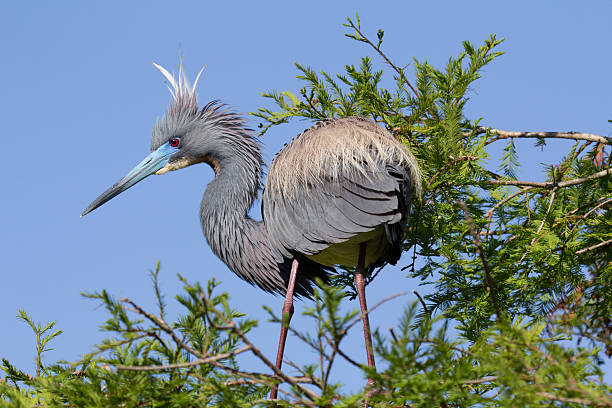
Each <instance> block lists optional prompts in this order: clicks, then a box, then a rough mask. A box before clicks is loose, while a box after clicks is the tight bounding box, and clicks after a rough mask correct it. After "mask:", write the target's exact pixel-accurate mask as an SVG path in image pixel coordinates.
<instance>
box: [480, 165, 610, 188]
mask: <svg viewBox="0 0 612 408" xmlns="http://www.w3.org/2000/svg"><path fill="white" fill-rule="evenodd" d="M611 174H612V168H608V169H605V170H602V171H599V172H597V173H593V174H591V175H589V176H587V177H581V178H576V179H572V180H565V181H561V182H559V183H555V182H552V181H544V182H537V181H520V180H486V181H484V183H487V184H498V185H504V186H530V187H539V188H547V189H553V188H555V187H557V188H564V187H570V186H575V185H576V184H582V183H584V182H586V181H591V180H596V179H600V178H603V177H606V176H609V175H611Z"/></svg>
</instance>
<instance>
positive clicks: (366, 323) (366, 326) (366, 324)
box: [355, 242, 376, 388]
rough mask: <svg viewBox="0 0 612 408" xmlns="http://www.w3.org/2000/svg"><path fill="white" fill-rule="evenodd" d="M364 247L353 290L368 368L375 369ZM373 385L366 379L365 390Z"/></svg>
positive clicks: (372, 381) (364, 244)
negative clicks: (356, 300) (356, 299)
mask: <svg viewBox="0 0 612 408" xmlns="http://www.w3.org/2000/svg"><path fill="white" fill-rule="evenodd" d="M366 246H367V244H366V243H365V242H364V243H362V244H361V245H360V246H359V260H358V261H357V267H356V268H355V288H356V289H357V295H358V296H359V304H360V306H361V322H362V323H363V336H364V337H365V346H366V353H367V355H368V367H371V368H374V369H376V362H375V361H374V350H373V347H372V334H371V332H370V319H369V318H368V315H367V313H366V312H367V310H368V305H367V303H366V297H365V274H364V264H365V255H366ZM373 384H374V380H372V379H368V385H367V386H366V387H367V388H370V387H371V386H372V385H373Z"/></svg>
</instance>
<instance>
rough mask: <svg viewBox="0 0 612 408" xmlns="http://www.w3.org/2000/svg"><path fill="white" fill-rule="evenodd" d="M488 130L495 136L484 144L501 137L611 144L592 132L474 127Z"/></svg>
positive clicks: (480, 131)
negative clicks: (523, 130) (521, 130)
mask: <svg viewBox="0 0 612 408" xmlns="http://www.w3.org/2000/svg"><path fill="white" fill-rule="evenodd" d="M487 132H489V133H490V134H491V135H495V137H493V138H491V139H489V140H487V141H486V143H485V146H486V145H488V144H491V143H493V142H495V141H497V140H502V139H511V138H530V139H534V138H549V139H550V138H553V139H573V140H588V141H589V142H596V143H603V144H607V145H609V144H612V140H611V139H610V138H607V137H604V136H600V135H595V134H592V133H583V132H574V131H570V132H514V131H509V130H500V129H489V128H486V127H484V126H479V127H477V128H476V129H475V133H476V134H481V133H487Z"/></svg>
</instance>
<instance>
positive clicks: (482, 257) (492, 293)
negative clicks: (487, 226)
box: [459, 201, 501, 321]
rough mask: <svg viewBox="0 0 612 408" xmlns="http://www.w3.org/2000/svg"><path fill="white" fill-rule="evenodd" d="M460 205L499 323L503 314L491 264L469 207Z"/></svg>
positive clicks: (462, 203)
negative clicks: (475, 227) (480, 262)
mask: <svg viewBox="0 0 612 408" xmlns="http://www.w3.org/2000/svg"><path fill="white" fill-rule="evenodd" d="M459 205H460V206H461V208H462V209H463V214H464V216H465V221H466V223H467V225H468V228H469V230H470V234H471V235H472V239H473V241H474V245H476V252H477V253H478V255H479V256H480V260H481V261H482V266H483V269H484V274H485V279H486V281H487V288H488V290H489V297H490V298H491V304H492V305H493V309H494V310H495V313H496V314H497V320H498V321H499V320H500V319H501V313H500V309H499V305H498V303H497V290H496V288H495V285H494V282H493V279H492V278H491V272H490V267H489V262H488V261H487V258H486V257H485V254H484V250H483V249H482V245H481V244H480V239H478V234H476V231H475V230H474V224H473V223H472V217H471V216H470V213H469V211H468V208H467V205H465V203H464V202H463V201H459Z"/></svg>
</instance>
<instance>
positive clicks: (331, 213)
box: [262, 165, 410, 263]
mask: <svg viewBox="0 0 612 408" xmlns="http://www.w3.org/2000/svg"><path fill="white" fill-rule="evenodd" d="M409 183H410V182H409V174H408V172H407V170H406V169H403V168H401V167H398V166H394V165H386V166H381V168H378V169H375V170H374V171H368V172H367V173H366V174H351V175H349V176H346V177H342V178H340V179H339V180H336V181H334V182H331V181H330V182H328V183H319V184H318V185H309V186H308V188H305V189H302V190H301V191H300V192H299V193H298V194H297V195H296V196H295V197H293V198H292V199H291V200H284V199H283V198H282V197H278V196H272V195H270V194H266V191H264V199H263V202H262V214H263V217H264V220H265V225H266V227H267V229H268V233H269V238H270V243H271V247H272V248H273V255H274V257H275V258H276V259H277V260H280V259H283V258H284V259H288V258H289V259H290V258H292V257H293V256H294V254H295V253H302V254H307V255H312V254H316V253H318V252H320V251H322V250H323V249H325V248H327V247H328V246H330V245H331V244H334V243H338V242H343V241H346V240H348V239H350V238H351V237H353V236H355V235H357V234H360V233H362V232H368V231H371V230H373V229H374V228H376V227H378V226H380V225H385V231H386V235H387V239H388V240H389V242H390V244H391V246H392V247H394V249H393V250H392V252H393V253H390V254H382V255H381V257H382V258H383V259H381V263H384V262H387V261H389V262H395V261H397V259H396V258H399V256H398V253H399V252H401V251H400V250H399V245H400V244H401V241H402V239H403V231H404V227H405V224H404V220H405V216H404V214H405V213H406V212H407V211H408V208H409V206H410V184H409ZM398 251H399V252H398Z"/></svg>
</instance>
